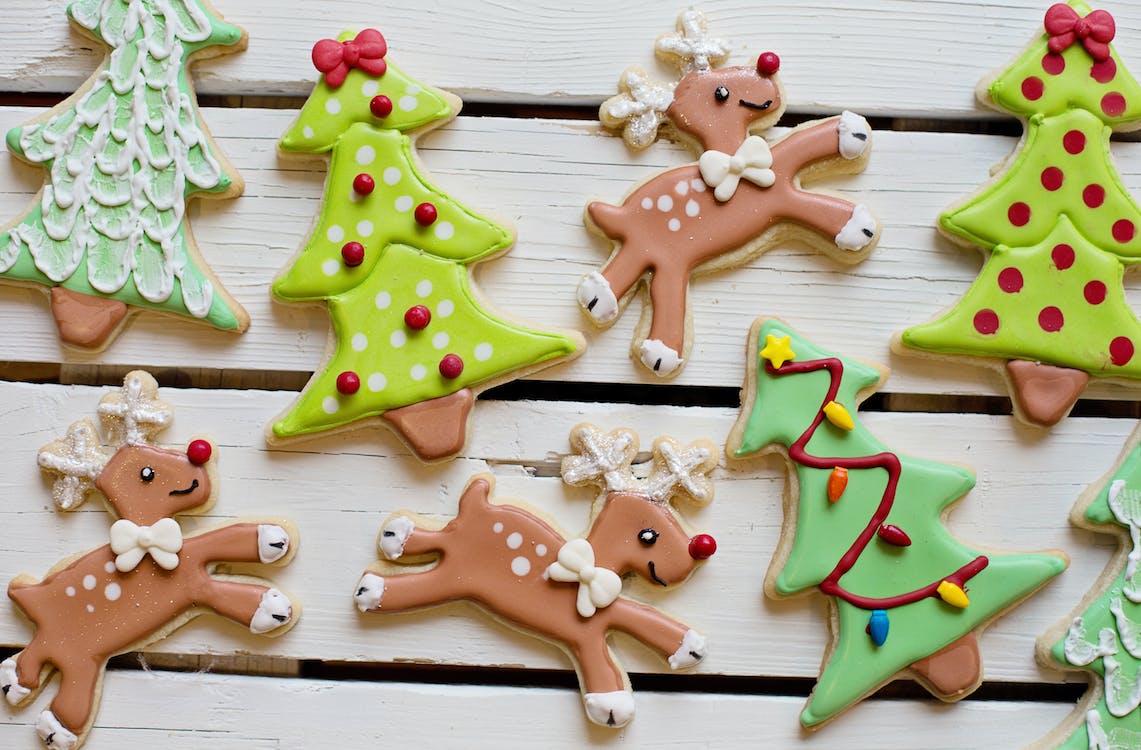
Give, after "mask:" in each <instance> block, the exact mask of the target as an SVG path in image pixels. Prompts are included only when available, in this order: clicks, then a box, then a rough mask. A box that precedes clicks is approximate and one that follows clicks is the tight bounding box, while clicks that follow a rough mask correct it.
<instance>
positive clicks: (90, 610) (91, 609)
mask: <svg viewBox="0 0 1141 750" xmlns="http://www.w3.org/2000/svg"><path fill="white" fill-rule="evenodd" d="M87 611H88V612H94V611H95V605H94V604H88V605H87Z"/></svg>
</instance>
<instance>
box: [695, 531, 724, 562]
mask: <svg viewBox="0 0 1141 750" xmlns="http://www.w3.org/2000/svg"><path fill="white" fill-rule="evenodd" d="M716 551H717V540H716V539H714V538H713V537H711V536H709V534H698V535H697V536H695V537H694V538H693V539H690V540H689V556H690V557H692V558H693V559H694V560H708V559H709V558H711V557H713V553H714V552H716Z"/></svg>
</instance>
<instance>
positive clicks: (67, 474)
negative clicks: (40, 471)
mask: <svg viewBox="0 0 1141 750" xmlns="http://www.w3.org/2000/svg"><path fill="white" fill-rule="evenodd" d="M36 460H37V461H38V463H39V465H40V466H41V467H42V468H44V469H47V470H48V471H51V472H53V473H55V474H57V475H58V476H57V477H56V478H55V480H54V481H53V482H52V500H54V501H55V504H56V505H57V506H58V507H59V508H62V509H63V510H69V509H71V508H74V507H76V506H78V505H79V504H81V503H82V502H83V499H84V497H86V496H87V493H88V492H91V491H92V490H94V489H95V478H96V477H98V476H99V472H101V471H103V467H104V466H105V465H106V463H107V455H106V454H105V453H104V452H103V449H102V448H101V447H100V445H99V436H98V435H96V434H95V428H94V427H92V426H91V423H90V422H88V421H87V420H82V421H80V422H75V423H74V424H72V425H71V426H70V427H68V428H67V436H66V437H64V438H63V439H62V440H56V441H55V442H52V443H49V444H48V445H45V446H44V447H43V448H41V449H40V452H39V453H38V454H37V455H36Z"/></svg>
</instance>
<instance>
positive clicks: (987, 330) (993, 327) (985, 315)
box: [975, 310, 998, 336]
mask: <svg viewBox="0 0 1141 750" xmlns="http://www.w3.org/2000/svg"><path fill="white" fill-rule="evenodd" d="M975 330H976V331H978V332H979V333H981V334H983V335H984V336H987V335H989V334H992V333H994V332H995V331H997V330H998V313H996V312H995V311H994V310H979V311H978V312H977V313H975Z"/></svg>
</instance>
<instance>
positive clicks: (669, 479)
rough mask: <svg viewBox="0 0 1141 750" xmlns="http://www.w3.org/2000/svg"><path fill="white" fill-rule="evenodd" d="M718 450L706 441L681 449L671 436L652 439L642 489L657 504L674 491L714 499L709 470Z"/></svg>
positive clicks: (718, 454)
mask: <svg viewBox="0 0 1141 750" xmlns="http://www.w3.org/2000/svg"><path fill="white" fill-rule="evenodd" d="M719 458H720V453H719V451H718V450H717V446H715V445H714V444H713V443H711V442H709V441H708V440H695V441H694V442H692V443H690V444H689V445H687V446H685V448H681V447H680V446H679V445H678V443H677V441H675V440H674V439H673V438H668V437H660V438H658V439H657V440H655V441H654V457H653V465H652V466H651V468H650V476H649V478H648V479H647V480H646V483H645V485H644V487H643V491H644V492H645V493H646V494H647V495H648V496H649V497H650V499H651V500H655V501H657V502H659V503H664V502H667V501H668V500H669V499H670V498H671V497H672V496H674V495H676V494H685V495H688V496H689V497H690V498H692V499H693V500H695V501H697V502H699V503H702V504H705V503H708V502H709V501H710V500H712V499H713V481H712V480H711V479H710V478H709V476H708V475H709V472H711V471H713V468H714V467H715V466H717V462H718V460H719Z"/></svg>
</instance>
